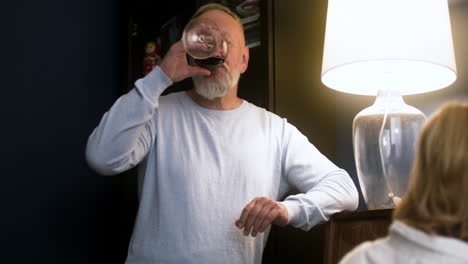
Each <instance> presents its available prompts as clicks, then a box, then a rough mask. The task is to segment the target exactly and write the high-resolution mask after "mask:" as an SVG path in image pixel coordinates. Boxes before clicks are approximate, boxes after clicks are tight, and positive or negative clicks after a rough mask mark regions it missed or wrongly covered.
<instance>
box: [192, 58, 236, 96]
mask: <svg viewBox="0 0 468 264" xmlns="http://www.w3.org/2000/svg"><path fill="white" fill-rule="evenodd" d="M221 67H224V68H225V69H226V73H225V74H223V75H222V76H221V77H219V78H213V79H212V78H209V77H205V76H193V77H192V79H193V83H194V85H195V92H196V93H197V94H199V95H200V96H202V97H203V98H205V99H208V100H213V99H215V98H220V97H223V96H225V95H226V94H227V93H228V92H229V91H230V90H231V89H232V88H233V87H234V86H235V85H236V84H237V82H238V81H239V77H240V72H239V71H237V70H232V71H231V70H229V67H228V66H227V65H223V66H221Z"/></svg>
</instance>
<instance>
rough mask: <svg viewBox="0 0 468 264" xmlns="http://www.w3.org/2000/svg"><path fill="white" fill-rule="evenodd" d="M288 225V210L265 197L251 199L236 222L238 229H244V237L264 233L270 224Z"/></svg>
mask: <svg viewBox="0 0 468 264" xmlns="http://www.w3.org/2000/svg"><path fill="white" fill-rule="evenodd" d="M287 223H288V210H287V209H286V207H284V206H283V205H282V204H280V203H278V202H276V201H273V200H271V199H269V198H266V197H257V198H255V199H253V200H252V201H251V202H250V203H249V204H247V206H245V207H244V210H242V214H241V216H240V218H239V219H238V220H237V221H236V223H235V224H236V226H237V227H238V228H239V229H244V235H246V236H248V235H249V234H252V236H254V237H255V236H256V235H257V233H258V232H264V231H265V230H266V229H267V228H268V227H269V226H270V225H271V224H275V225H279V226H285V225H286V224H287Z"/></svg>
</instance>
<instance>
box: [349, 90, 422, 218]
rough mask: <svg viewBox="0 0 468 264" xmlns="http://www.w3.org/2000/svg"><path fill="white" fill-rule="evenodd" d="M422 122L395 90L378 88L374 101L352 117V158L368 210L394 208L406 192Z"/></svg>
mask: <svg viewBox="0 0 468 264" xmlns="http://www.w3.org/2000/svg"><path fill="white" fill-rule="evenodd" d="M425 121H426V116H425V115H424V114H423V113H422V112H421V111H419V110H418V109H416V108H414V107H412V106H409V105H407V104H405V102H404V101H403V98H402V96H401V95H400V94H399V93H398V92H394V91H380V92H379V93H378V95H377V99H376V100H375V103H374V104H373V105H372V106H370V107H368V108H366V109H364V110H362V111H361V112H359V113H358V114H357V115H356V117H355V118H354V122H353V144H354V157H355V160H356V169H357V173H358V178H359V184H360V187H361V190H362V193H363V195H364V200H365V201H366V204H367V208H368V209H369V210H373V209H384V208H394V207H395V206H396V205H398V203H399V201H400V200H401V198H402V197H403V195H404V194H405V193H406V190H407V187H408V180H409V174H410V170H411V166H412V164H413V160H414V155H415V151H416V143H417V140H418V135H419V131H420V129H421V128H422V126H423V124H424V122H425Z"/></svg>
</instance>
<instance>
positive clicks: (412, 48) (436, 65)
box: [322, 0, 456, 210]
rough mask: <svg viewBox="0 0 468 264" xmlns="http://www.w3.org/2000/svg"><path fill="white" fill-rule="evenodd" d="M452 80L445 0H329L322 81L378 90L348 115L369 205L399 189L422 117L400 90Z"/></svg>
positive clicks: (397, 194) (388, 200) (385, 202)
mask: <svg viewBox="0 0 468 264" xmlns="http://www.w3.org/2000/svg"><path fill="white" fill-rule="evenodd" d="M455 80H456V65H455V57H454V51H453V43H452V33H451V26H450V17H449V10H448V3H447V0H329V1H328V13H327V22H326V31H325V45H324V54H323V64H322V83H323V84H324V85H325V86H327V87H329V88H332V89H335V90H338V91H342V92H347V93H352V94H360V95H371V96H377V98H376V100H375V103H374V104H373V105H372V106H370V107H368V108H366V109H364V110H362V111H361V112H360V113H358V115H357V116H356V117H355V118H354V121H353V146H354V157H355V161H356V169H357V174H358V179H359V184H360V187H361V190H362V193H363V196H364V200H365V201H366V204H367V207H368V209H370V210H372V209H382V208H394V207H395V206H396V205H397V204H398V202H399V201H400V200H401V197H402V196H403V195H404V194H405V192H406V190H407V185H408V178H409V173H410V170H411V166H412V162H413V159H414V155H415V147H416V142H417V138H418V135H419V130H420V128H421V127H422V125H423V123H424V122H425V120H426V117H425V115H424V114H423V113H422V112H421V111H419V110H418V109H416V108H414V107H412V106H409V105H407V104H405V102H404V101H403V98H402V95H408V94H418V93H424V92H429V91H433V90H437V89H442V88H445V87H447V86H449V85H450V84H452V83H453V82H454V81H455Z"/></svg>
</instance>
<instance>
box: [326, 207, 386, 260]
mask: <svg viewBox="0 0 468 264" xmlns="http://www.w3.org/2000/svg"><path fill="white" fill-rule="evenodd" d="M392 213H393V209H382V210H370V211H358V212H341V213H337V214H335V215H333V216H332V217H331V218H330V221H329V222H328V224H327V226H326V227H325V241H324V242H325V246H324V256H323V263H324V264H335V263H338V262H339V261H340V260H341V258H342V257H343V256H344V255H345V254H346V253H348V252H349V251H350V250H351V249H353V248H354V247H355V246H357V245H358V244H360V243H362V242H364V241H368V240H375V239H377V238H380V237H384V236H386V235H387V233H388V227H389V226H390V224H391V222H392Z"/></svg>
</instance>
